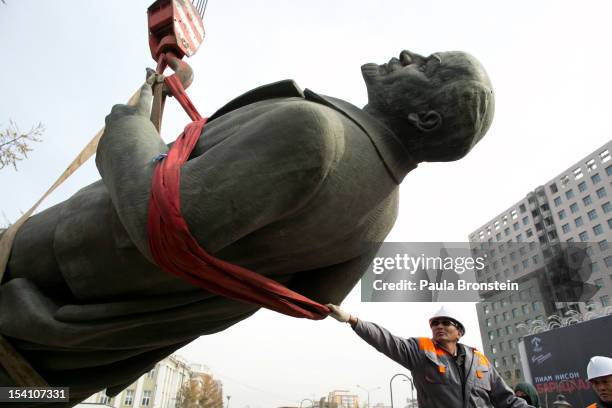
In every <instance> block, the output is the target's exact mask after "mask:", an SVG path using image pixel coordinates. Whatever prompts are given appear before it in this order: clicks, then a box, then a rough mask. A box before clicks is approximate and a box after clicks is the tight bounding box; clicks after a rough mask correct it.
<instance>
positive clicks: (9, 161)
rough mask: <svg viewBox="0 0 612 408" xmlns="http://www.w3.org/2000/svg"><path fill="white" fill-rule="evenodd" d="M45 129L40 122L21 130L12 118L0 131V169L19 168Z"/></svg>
mask: <svg viewBox="0 0 612 408" xmlns="http://www.w3.org/2000/svg"><path fill="white" fill-rule="evenodd" d="M0 1H2V0H0ZM44 130H45V128H44V126H43V125H42V123H39V124H38V125H36V126H32V129H30V131H29V132H21V131H20V130H19V128H18V127H17V124H15V122H13V121H12V120H11V121H10V122H9V126H8V127H7V128H6V129H5V130H2V131H0V169H3V168H4V167H6V166H9V165H11V166H13V168H14V169H15V170H17V162H18V161H20V160H23V159H24V158H26V157H28V152H31V151H32V148H31V147H30V143H32V142H40V139H39V138H38V137H39V136H41V135H42V133H43V132H44Z"/></svg>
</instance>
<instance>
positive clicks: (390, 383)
mask: <svg viewBox="0 0 612 408" xmlns="http://www.w3.org/2000/svg"><path fill="white" fill-rule="evenodd" d="M395 377H406V380H408V381H410V404H411V405H412V404H413V403H414V383H413V382H412V378H410V377H408V376H407V375H406V374H402V373H398V374H395V375H394V376H393V377H391V379H390V380H389V391H390V392H391V408H393V379H394V378H395ZM406 380H404V381H406Z"/></svg>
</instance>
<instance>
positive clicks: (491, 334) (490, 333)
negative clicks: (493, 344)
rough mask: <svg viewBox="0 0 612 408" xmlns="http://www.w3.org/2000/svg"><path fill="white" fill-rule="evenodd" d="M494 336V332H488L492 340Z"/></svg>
mask: <svg viewBox="0 0 612 408" xmlns="http://www.w3.org/2000/svg"><path fill="white" fill-rule="evenodd" d="M494 338H495V332H492V331H490V332H489V340H493V339H494Z"/></svg>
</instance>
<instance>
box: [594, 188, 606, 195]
mask: <svg viewBox="0 0 612 408" xmlns="http://www.w3.org/2000/svg"><path fill="white" fill-rule="evenodd" d="M596 193H597V197H599V198H604V197H605V196H606V195H607V194H606V188H605V187H602V188H600V189H598V190H597V191H596Z"/></svg>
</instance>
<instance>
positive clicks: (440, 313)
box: [429, 306, 465, 335]
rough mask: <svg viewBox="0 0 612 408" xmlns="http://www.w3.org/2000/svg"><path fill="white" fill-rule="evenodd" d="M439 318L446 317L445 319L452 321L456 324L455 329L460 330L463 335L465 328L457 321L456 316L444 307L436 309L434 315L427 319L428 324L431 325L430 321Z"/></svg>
mask: <svg viewBox="0 0 612 408" xmlns="http://www.w3.org/2000/svg"><path fill="white" fill-rule="evenodd" d="M439 317H446V318H447V319H450V320H452V321H454V322H455V323H457V326H458V327H457V328H458V329H459V330H461V332H462V335H464V334H465V327H464V326H463V324H462V323H461V322H460V321H459V319H457V315H456V314H455V313H453V312H452V311H451V310H450V309H449V308H447V307H446V306H442V307H441V308H440V309H438V311H437V312H436V313H434V315H433V316H432V317H431V318H430V319H429V323H430V324H431V321H432V320H433V319H436V318H439Z"/></svg>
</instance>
